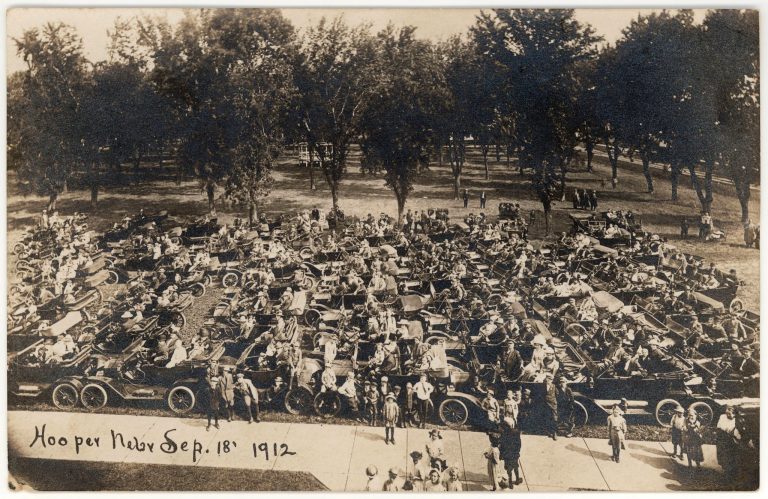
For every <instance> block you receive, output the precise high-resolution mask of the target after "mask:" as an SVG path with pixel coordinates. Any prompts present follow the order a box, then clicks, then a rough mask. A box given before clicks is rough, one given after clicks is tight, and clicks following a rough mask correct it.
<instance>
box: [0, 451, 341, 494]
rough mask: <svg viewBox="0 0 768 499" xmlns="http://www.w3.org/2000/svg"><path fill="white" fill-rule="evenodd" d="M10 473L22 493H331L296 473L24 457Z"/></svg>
mask: <svg viewBox="0 0 768 499" xmlns="http://www.w3.org/2000/svg"><path fill="white" fill-rule="evenodd" d="M8 470H9V472H10V474H11V475H12V476H13V478H14V479H15V480H16V482H17V483H18V484H19V485H20V488H21V489H22V490H25V489H26V488H27V487H28V488H32V489H34V490H44V491H64V490H66V491H86V490H87V491H99V490H114V491H131V490H140V491H282V490H291V491H297V492H298V491H315V490H327V489H326V487H325V486H324V485H323V484H322V483H320V482H319V481H318V480H317V478H315V477H314V476H313V475H311V474H310V473H303V472H293V471H272V470H256V469H253V470H250V469H230V468H211V467H205V466H171V465H159V464H131V463H104V462H95V461H60V460H52V459H23V458H11V459H10V461H9V463H8Z"/></svg>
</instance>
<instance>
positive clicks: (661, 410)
mask: <svg viewBox="0 0 768 499" xmlns="http://www.w3.org/2000/svg"><path fill="white" fill-rule="evenodd" d="M678 407H682V406H681V405H680V404H679V403H678V402H677V401H676V400H672V399H664V400H662V401H661V402H659V403H658V404H656V422H657V423H659V424H660V425H661V426H664V427H666V428H669V427H670V426H672V416H674V414H675V409H677V408H678Z"/></svg>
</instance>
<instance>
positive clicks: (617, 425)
mask: <svg viewBox="0 0 768 499" xmlns="http://www.w3.org/2000/svg"><path fill="white" fill-rule="evenodd" d="M626 433H627V422H626V421H625V420H624V416H622V415H621V409H620V408H619V406H618V404H617V405H615V406H613V412H612V413H611V415H610V416H608V439H609V441H610V443H611V447H612V448H613V455H612V456H611V460H612V461H615V462H617V463H618V462H619V455H620V454H621V448H622V447H623V445H624V435H625V434H626Z"/></svg>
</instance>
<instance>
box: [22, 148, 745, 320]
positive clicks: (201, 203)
mask: <svg viewBox="0 0 768 499" xmlns="http://www.w3.org/2000/svg"><path fill="white" fill-rule="evenodd" d="M492 156H493V155H492V154H491V155H490V157H489V159H491V160H494V159H495V158H493V157H492ZM358 160H359V158H358V156H357V153H356V152H353V153H352V155H351V157H350V159H349V162H348V165H349V166H348V173H347V176H346V177H345V179H344V180H343V181H342V184H341V188H340V193H339V199H340V206H341V208H342V210H344V212H345V213H347V214H348V215H358V216H365V215H367V214H368V213H373V214H375V215H376V214H378V213H381V212H384V213H388V214H390V215H393V216H394V215H396V214H397V204H396V202H395V197H394V195H393V194H392V192H391V191H390V190H389V189H388V188H387V187H386V186H385V185H384V180H383V178H382V177H380V176H378V177H376V176H365V175H362V174H361V173H360V170H359V167H358V164H359V161H358ZM294 163H295V161H294V160H292V159H290V158H286V159H284V160H283V161H282V163H281V164H280V165H279V166H278V168H277V171H276V172H275V175H274V176H275V186H274V190H273V192H272V193H271V195H270V196H269V197H268V198H267V199H266V200H265V201H264V203H263V206H262V209H263V210H265V211H266V212H267V213H269V214H278V213H293V212H295V211H296V210H302V209H311V208H314V207H319V208H320V209H321V210H323V211H326V212H327V210H329V209H330V207H331V196H330V191H329V189H328V187H327V185H326V184H325V181H324V179H323V178H322V175H321V174H320V172H317V175H316V176H315V177H316V182H317V189H316V190H314V191H312V190H310V189H309V172H308V171H307V170H306V169H301V168H298V167H297V166H295V164H294ZM514 166H515V163H514V161H513V162H512V168H511V169H510V168H508V167H507V166H506V163H505V162H504V161H503V160H502V161H501V162H496V161H491V162H490V180H486V179H485V176H484V170H483V167H482V162H481V157H480V155H479V153H478V152H476V151H470V152H469V153H468V156H467V163H466V165H465V170H464V174H463V175H462V187H467V188H468V189H469V190H470V195H471V196H472V198H471V200H470V206H469V208H468V209H465V208H463V206H462V202H461V201H460V200H454V199H453V181H452V177H451V172H450V167H449V166H447V165H446V166H437V165H433V166H432V167H431V168H430V170H429V172H427V173H426V174H425V175H424V176H423V177H422V178H420V179H419V180H418V183H417V185H416V186H415V188H414V191H413V192H412V194H411V196H410V198H409V200H408V204H407V205H406V208H408V209H411V210H424V209H427V208H448V209H449V210H450V216H451V218H452V219H454V220H459V219H461V218H463V217H465V216H466V215H467V214H468V213H470V212H474V213H478V212H479V211H480V210H479V201H478V196H479V193H480V190H485V191H486V195H487V197H488V204H487V210H486V211H487V213H488V214H489V215H493V214H496V213H498V203H499V202H505V201H515V202H519V203H520V205H521V207H522V208H523V210H525V211H530V210H540V209H541V204H540V203H539V202H538V200H537V199H536V198H535V197H534V194H533V192H532V191H531V190H530V182H529V181H528V179H527V177H521V176H519V175H518V174H517V172H516V171H515V170H514ZM619 170H620V172H619V184H618V186H617V188H616V189H612V188H611V184H610V181H609V179H610V167H609V165H608V164H607V160H605V159H602V158H600V157H596V158H595V169H594V172H593V173H587V172H585V171H582V172H579V171H577V172H572V173H570V174H569V182H568V185H569V190H570V189H571V188H573V187H580V188H588V189H595V190H596V191H597V193H598V199H599V203H600V206H599V209H600V210H604V209H608V208H612V209H621V210H632V211H633V212H635V213H636V214H639V217H640V218H641V220H642V222H643V224H644V225H645V226H646V227H647V228H648V229H649V230H652V231H654V232H657V233H659V234H661V235H662V236H664V237H666V238H668V239H669V241H670V242H671V243H673V244H675V245H676V246H678V247H680V248H681V249H682V250H684V251H686V252H689V253H693V254H696V255H699V256H701V257H703V258H705V259H706V260H708V261H714V262H716V263H717V265H718V266H719V267H720V268H721V269H723V270H726V271H727V270H729V269H731V268H733V269H736V271H737V272H738V274H739V275H740V276H741V278H742V279H744V280H745V281H746V282H747V284H746V286H744V287H743V288H742V290H741V291H740V293H739V295H740V297H741V298H742V299H743V300H744V301H745V303H746V304H747V306H748V307H749V308H751V309H753V310H759V303H760V290H759V280H760V276H759V251H757V250H755V249H747V248H745V247H744V245H743V244H742V240H743V239H742V228H741V224H740V208H739V202H738V200H737V199H736V197H735V195H734V193H733V190H734V189H733V187H732V186H730V185H715V187H714V191H715V192H714V194H715V200H714V203H713V207H712V215H713V217H714V219H715V224H716V225H717V226H718V227H720V228H722V229H724V230H725V231H726V232H727V233H728V239H727V240H726V241H725V242H723V243H706V244H704V243H701V242H699V241H698V240H695V239H690V240H687V241H682V240H680V238H679V224H680V220H681V219H682V218H683V217H688V218H689V219H693V220H695V219H696V216H697V213H698V212H699V208H698V201H697V199H696V194H695V192H694V191H693V190H692V189H691V187H690V182H689V181H688V177H685V176H683V177H681V179H680V187H679V200H678V201H677V202H674V203H673V202H671V201H670V197H671V188H670V184H669V180H668V179H665V178H663V175H664V174H663V173H662V172H654V176H655V182H656V193H655V194H654V195H650V194H647V193H646V192H645V179H644V177H643V176H642V173H641V167H640V165H639V164H637V163H636V164H634V165H627V164H620V167H619ZM167 177H168V180H155V181H149V182H145V183H142V184H141V185H127V186H121V187H118V188H108V189H106V190H105V191H104V192H102V193H101V195H100V197H99V199H100V202H99V207H98V210H97V211H95V212H92V213H90V217H91V218H90V225H91V227H92V228H94V229H96V230H104V229H105V228H107V227H108V226H110V225H111V224H112V223H114V222H115V221H117V220H119V219H120V218H122V217H124V216H126V215H132V214H134V213H136V212H138V210H139V209H141V208H144V209H145V211H147V212H148V213H149V212H153V211H159V210H167V211H168V212H169V213H170V214H171V215H186V216H198V215H204V214H205V213H206V211H207V203H206V199H205V195H204V193H203V192H201V190H200V187H199V185H198V183H197V182H195V181H185V182H182V183H181V184H180V185H177V184H176V183H175V182H174V181H173V180H171V178H172V177H173V170H172V169H171V170H169V171H168V175H167ZM601 181H605V182H604V187H603V186H602V184H603V182H601ZM45 203H46V200H45V199H44V198H42V197H38V196H27V197H22V196H20V195H19V193H18V190H17V188H16V185H15V180H14V177H13V174H9V177H8V205H7V209H8V237H9V246H11V245H12V243H13V241H14V240H16V238H18V237H19V235H20V234H21V231H23V229H24V228H25V227H27V226H28V225H29V224H31V223H34V222H35V221H36V219H37V216H38V214H39V212H40V210H41V209H42V208H43V207H44V206H45ZM759 206H760V193H759V191H753V192H752V199H751V209H750V212H751V213H752V220H753V222H754V223H759ZM58 207H59V210H60V212H61V213H62V214H69V213H71V212H73V211H81V212H89V194H88V193H87V192H86V191H70V192H67V193H65V194H64V195H63V196H62V197H61V200H60V202H59V205H58ZM217 210H218V212H219V216H220V218H221V219H222V220H223V221H229V220H231V219H232V218H233V217H234V216H244V215H245V214H244V212H243V211H242V210H241V211H240V212H238V210H237V209H236V207H230V206H227V203H225V202H224V201H219V203H218V208H217ZM554 210H555V211H554V214H553V222H554V230H556V231H564V230H568V228H569V227H570V223H569V220H568V213H569V212H571V211H573V210H571V209H570V202H569V201H566V202H564V203H556V204H555V208H554ZM538 218H539V220H541V216H539V217H538ZM691 230H692V232H694V231H695V230H696V226H695V223H693V224H692V229H691ZM542 233H543V228H542V227H540V226H537V227H533V228H532V230H531V235H532V236H533V237H537V236H538V237H540V236H541V235H542ZM9 277H10V278H11V280H12V279H13V276H9Z"/></svg>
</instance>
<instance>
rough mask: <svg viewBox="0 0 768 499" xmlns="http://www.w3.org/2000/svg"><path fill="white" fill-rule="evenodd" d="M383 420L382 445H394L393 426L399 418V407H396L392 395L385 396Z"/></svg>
mask: <svg viewBox="0 0 768 499" xmlns="http://www.w3.org/2000/svg"><path fill="white" fill-rule="evenodd" d="M382 416H383V419H384V443H385V444H389V443H390V442H391V443H392V445H395V425H397V420H398V419H399V418H400V407H399V406H398V405H397V401H396V400H395V396H394V394H392V393H388V394H387V399H386V402H384V407H383V408H382Z"/></svg>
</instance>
